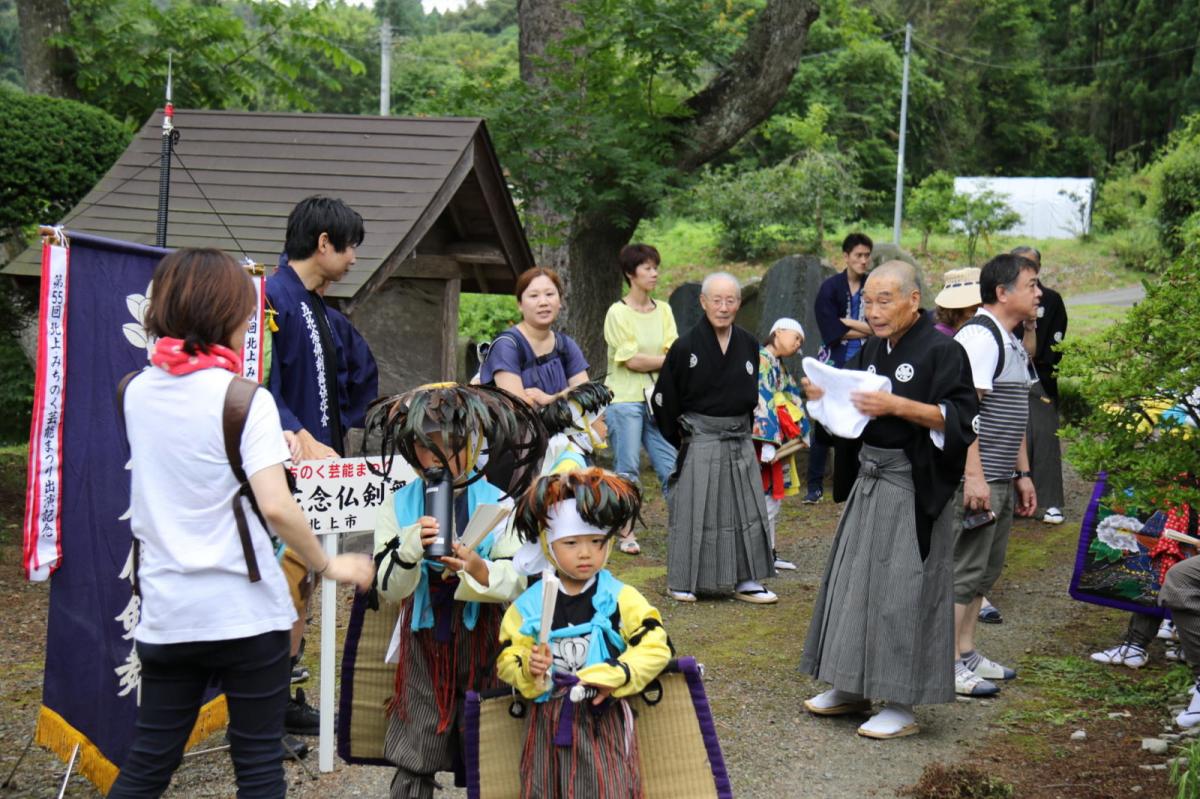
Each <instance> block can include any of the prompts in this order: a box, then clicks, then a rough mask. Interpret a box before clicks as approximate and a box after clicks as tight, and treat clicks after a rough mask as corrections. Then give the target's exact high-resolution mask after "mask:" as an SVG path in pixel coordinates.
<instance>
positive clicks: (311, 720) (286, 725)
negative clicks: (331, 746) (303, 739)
mask: <svg viewBox="0 0 1200 799" xmlns="http://www.w3.org/2000/svg"><path fill="white" fill-rule="evenodd" d="M283 729H284V730H285V731H286V732H289V733H291V734H292V735H319V734H320V732H321V713H320V711H318V710H317V709H316V708H315V707H313V706H312V705H310V704H308V701H307V698H306V697H305V696H304V689H303V688H297V689H296V695H295V696H294V697H292V698H291V699H289V700H288V705H287V711H286V712H285V713H284V715H283Z"/></svg>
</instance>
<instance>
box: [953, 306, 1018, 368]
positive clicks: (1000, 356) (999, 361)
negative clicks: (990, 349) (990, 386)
mask: <svg viewBox="0 0 1200 799" xmlns="http://www.w3.org/2000/svg"><path fill="white" fill-rule="evenodd" d="M967 325H978V326H979V327H985V328H987V329H988V330H989V331H991V334H992V338H994V339H996V352H997V355H996V369H995V371H993V372H992V382H993V383H995V382H996V378H998V377H999V376H1000V373H1001V372H1003V371H1004V356H1005V354H1006V353H1007V349H1006V348H1005V346H1004V334H1003V333H1001V332H1000V326H999V325H997V324H996V323H995V322H993V321H992V318H991V317H990V316H986V315H984V314H976V315H975V316H972V317H971V318H970V319H968V320H967V323H966V324H965V325H963V327H966V326H967Z"/></svg>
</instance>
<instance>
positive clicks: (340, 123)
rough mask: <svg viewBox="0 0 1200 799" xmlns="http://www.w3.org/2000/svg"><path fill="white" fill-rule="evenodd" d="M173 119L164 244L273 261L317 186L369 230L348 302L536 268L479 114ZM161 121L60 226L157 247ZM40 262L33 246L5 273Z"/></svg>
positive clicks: (494, 287)
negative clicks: (412, 282) (389, 286)
mask: <svg viewBox="0 0 1200 799" xmlns="http://www.w3.org/2000/svg"><path fill="white" fill-rule="evenodd" d="M175 127H176V129H177V130H179V131H180V140H179V142H178V143H177V144H176V147H175V151H176V153H177V155H178V159H177V160H175V161H174V162H173V163H172V169H171V199H170V216H169V221H168V228H167V246H168V247H182V246H217V247H221V248H223V249H225V250H227V251H228V252H230V253H232V254H238V253H241V252H242V251H243V249H244V251H245V253H246V254H247V255H249V256H250V257H251V258H253V259H254V260H256V261H258V262H261V263H267V264H274V263H275V261H276V259H277V258H278V256H279V252H280V251H281V250H282V248H283V240H284V233H285V229H286V227H287V215H288V212H289V211H291V209H292V207H293V206H294V205H295V203H296V202H297V201H298V200H300V199H302V198H304V197H307V196H309V195H311V194H318V193H319V194H327V195H330V196H334V197H340V198H341V199H343V200H345V201H346V202H347V203H349V204H350V205H351V206H352V207H353V208H354V209H355V210H357V211H358V212H359V213H361V214H362V216H363V220H364V222H365V225H366V231H367V236H366V240H365V241H364V242H363V244H362V246H361V247H359V249H358V261H357V263H356V265H355V267H354V268H353V269H352V270H351V271H350V273H349V274H348V275H347V276H346V277H345V278H344V279H343V280H342V281H341V282H339V283H336V284H334V285H333V286H331V287H330V289H329V292H328V296H330V297H334V298H337V299H339V300H341V301H342V304H343V306H344V307H345V308H346V309H347V310H352V309H353V306H354V305H356V304H357V303H358V302H360V301H361V300H362V299H364V298H365V297H366V296H367V295H369V294H370V293H371V292H372V291H374V290H375V289H376V288H378V287H379V286H380V285H382V283H383V281H384V280H386V279H387V278H388V277H389V276H391V275H393V274H394V275H401V276H408V277H431V278H442V279H455V278H457V279H461V280H462V281H463V284H462V289H463V290H464V291H485V292H486V291H493V292H495V291H509V290H511V289H512V286H513V284H514V282H515V280H516V276H517V275H518V274H520V273H521V272H523V271H524V270H525V269H528V268H529V267H531V266H533V256H532V253H531V252H530V249H529V244H528V242H527V241H526V239H525V236H524V233H523V231H522V229H521V225H520V221H519V220H518V218H517V213H516V210H515V208H514V207H513V202H512V198H511V196H510V195H509V192H508V187H507V185H506V183H505V180H504V176H503V173H502V172H501V169H500V164H499V161H498V160H497V158H496V153H495V150H494V149H493V147H492V143H491V139H490V138H489V136H488V134H487V129H486V127H485V125H484V122H483V120H481V119H467V118H413V117H369V116H348V115H338V114H281V113H251V112H236V111H188V110H176V112H175ZM161 128H162V114H161V111H158V112H155V113H154V114H153V115H152V116H151V117H150V119H149V120H147V122H146V124H145V125H143V126H142V129H141V130H140V131H139V132H138V134H137V136H136V137H135V138H134V140H133V141H132V143H130V145H129V147H128V149H127V150H126V151H125V153H124V154H123V155H122V156H121V158H120V159H119V160H118V161H117V163H116V164H115V165H114V166H113V167H112V169H110V170H109V171H108V174H106V175H105V176H104V178H103V180H101V181H100V183H99V184H97V185H96V186H95V187H94V188H93V189H92V190H91V191H90V192H89V193H88V194H87V196H86V197H84V198H83V200H82V201H81V202H80V203H79V204H78V205H76V206H75V208H73V209H72V210H71V212H70V213H69V214H68V215H67V216H66V218H65V219H64V220H63V224H64V226H65V227H66V228H67V229H68V230H79V231H85V232H88V233H94V234H97V235H101V236H108V237H111V238H115V239H123V240H126V241H133V242H139V243H143V244H153V243H154V235H155V217H156V213H157V207H158V173H159V170H158V164H159V153H160V147H161ZM185 167H186V169H185ZM189 172H190V175H189ZM206 198H207V199H206ZM210 203H211V205H210ZM214 209H215V211H216V213H214ZM218 214H219V216H218ZM222 220H224V224H223V223H222ZM30 221H31V222H32V221H43V222H44V221H45V220H30ZM225 225H228V230H227V229H226V227H225ZM231 233H232V235H231ZM239 243H240V246H239ZM39 267H40V258H39V257H38V248H35V247H31V248H30V249H29V250H27V251H26V252H25V253H23V254H22V255H20V256H19V257H17V258H16V259H14V260H13V261H12V262H11V263H9V264H8V266H6V267H5V269H4V270H3V271H4V273H6V274H14V275H37V274H39Z"/></svg>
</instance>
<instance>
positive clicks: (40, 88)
mask: <svg viewBox="0 0 1200 799" xmlns="http://www.w3.org/2000/svg"><path fill="white" fill-rule="evenodd" d="M69 18H70V8H69V7H68V4H67V0H17V19H18V22H19V23H20V26H21V65H22V68H23V70H24V72H25V90H26V91H28V92H29V93H30V94H48V95H50V96H51V97H67V98H69V99H72V100H78V99H79V89H78V88H77V87H76V86H75V73H76V71H77V70H78V68H79V65H78V64H77V63H76V61H75V56H74V54H73V53H72V52H71V51H70V50H61V49H59V48H57V47H54V46H52V45H51V44H49V39H50V37H53V36H61V35H62V34H63V33H65V32H66V30H67V26H68V24H69Z"/></svg>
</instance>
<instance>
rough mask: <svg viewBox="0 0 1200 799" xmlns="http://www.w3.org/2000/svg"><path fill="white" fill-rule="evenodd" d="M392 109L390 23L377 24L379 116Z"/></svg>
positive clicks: (383, 115) (386, 113) (385, 114)
mask: <svg viewBox="0 0 1200 799" xmlns="http://www.w3.org/2000/svg"><path fill="white" fill-rule="evenodd" d="M391 110H392V23H390V22H388V21H387V20H386V19H385V20H384V21H383V22H381V23H380V24H379V116H381V117H385V116H387V115H388V114H389V113H391Z"/></svg>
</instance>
